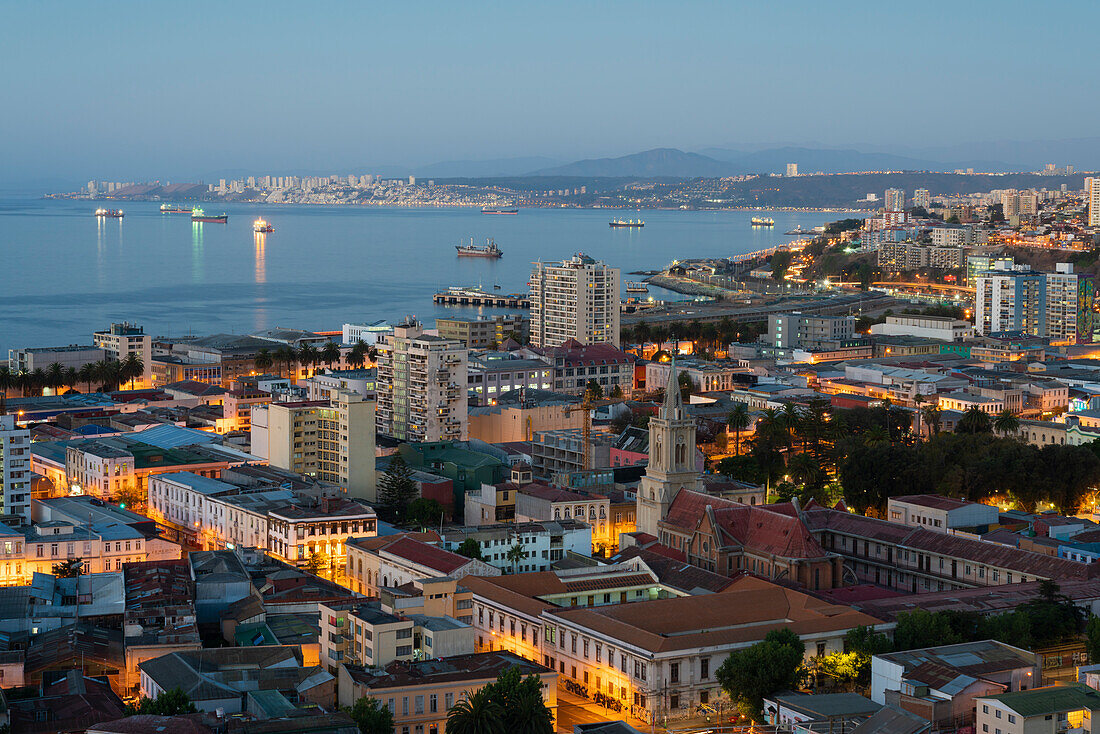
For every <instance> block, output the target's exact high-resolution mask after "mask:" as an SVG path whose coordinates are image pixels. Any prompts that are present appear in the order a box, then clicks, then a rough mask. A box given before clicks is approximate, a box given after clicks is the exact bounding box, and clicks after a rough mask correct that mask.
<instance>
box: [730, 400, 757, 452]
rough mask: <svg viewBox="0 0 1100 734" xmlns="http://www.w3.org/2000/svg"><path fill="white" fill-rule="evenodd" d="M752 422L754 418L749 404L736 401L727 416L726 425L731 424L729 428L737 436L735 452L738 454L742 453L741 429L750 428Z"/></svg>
mask: <svg viewBox="0 0 1100 734" xmlns="http://www.w3.org/2000/svg"><path fill="white" fill-rule="evenodd" d="M750 422H752V418H751V417H750V416H749V406H748V405H746V404H745V403H734V405H733V410H731V411H730V414H729V416H728V417H727V418H726V425H727V426H729V430H731V431H733V434H734V436H735V437H736V442H735V443H734V453H735V455H737V456H740V455H741V431H743V430H745V429H746V428H748V427H749V423H750Z"/></svg>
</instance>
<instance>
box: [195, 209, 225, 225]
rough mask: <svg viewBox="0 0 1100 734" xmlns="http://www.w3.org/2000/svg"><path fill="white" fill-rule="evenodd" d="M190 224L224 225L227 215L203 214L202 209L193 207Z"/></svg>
mask: <svg viewBox="0 0 1100 734" xmlns="http://www.w3.org/2000/svg"><path fill="white" fill-rule="evenodd" d="M191 221H192V222H213V223H214V224H225V223H226V222H228V221H229V215H228V214H204V213H203V211H202V209H199V208H198V207H195V208H194V209H192V210H191Z"/></svg>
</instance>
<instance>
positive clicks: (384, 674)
mask: <svg viewBox="0 0 1100 734" xmlns="http://www.w3.org/2000/svg"><path fill="white" fill-rule="evenodd" d="M344 667H345V668H346V669H347V671H348V674H349V675H350V676H351V679H352V680H353V681H354V682H355V683H357V684H358V685H361V686H363V687H365V688H368V689H371V690H377V689H385V688H401V687H405V686H424V685H429V684H439V683H453V682H458V681H482V680H494V679H496V677H497V676H498V675H499V674H500V673H502V672H504V671H505V670H508V669H510V668H518V669H519V671H520V674H521V675H524V676H527V675H542V674H544V673H552V672H553V671H551V670H550V669H549V668H544V667H543V666H541V665H538V664H536V663H532V662H531V661H529V660H525V659H524V658H521V657H519V656H518V655H516V654H514V653H511V652H506V651H503V650H501V651H497V652H480V653H474V654H472V655H454V656H452V657H446V658H439V659H437V660H422V661H419V662H406V661H396V662H393V663H390V664H389V665H387V666H386V667H385V669H384V670H381V671H377V670H368V669H365V668H362V667H360V666H356V665H345V666H344Z"/></svg>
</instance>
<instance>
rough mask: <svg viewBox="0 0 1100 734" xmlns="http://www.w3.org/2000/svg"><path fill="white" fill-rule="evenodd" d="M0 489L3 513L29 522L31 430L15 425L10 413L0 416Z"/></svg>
mask: <svg viewBox="0 0 1100 734" xmlns="http://www.w3.org/2000/svg"><path fill="white" fill-rule="evenodd" d="M0 490H3V493H4V496H3V501H4V506H3V507H2V508H0V511H2V512H3V514H5V515H20V516H22V517H23V518H24V519H25V520H26V521H27V522H28V523H29V522H30V521H31V432H30V430H29V429H26V428H19V427H17V426H16V425H15V416H14V415H0Z"/></svg>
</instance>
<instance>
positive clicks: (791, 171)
mask: <svg viewBox="0 0 1100 734" xmlns="http://www.w3.org/2000/svg"><path fill="white" fill-rule="evenodd" d="M797 175H798V164H797V163H788V164H787V177H788V178H794V177H795V176H797Z"/></svg>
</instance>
